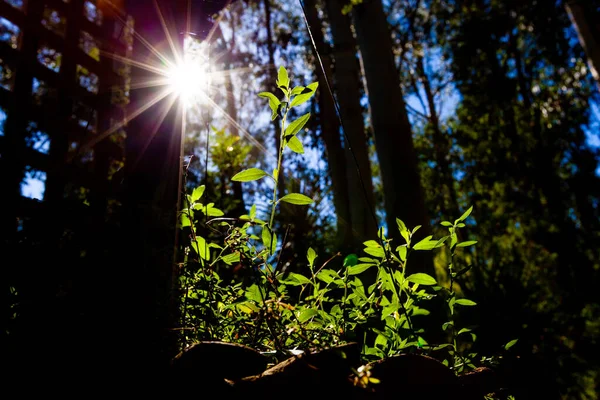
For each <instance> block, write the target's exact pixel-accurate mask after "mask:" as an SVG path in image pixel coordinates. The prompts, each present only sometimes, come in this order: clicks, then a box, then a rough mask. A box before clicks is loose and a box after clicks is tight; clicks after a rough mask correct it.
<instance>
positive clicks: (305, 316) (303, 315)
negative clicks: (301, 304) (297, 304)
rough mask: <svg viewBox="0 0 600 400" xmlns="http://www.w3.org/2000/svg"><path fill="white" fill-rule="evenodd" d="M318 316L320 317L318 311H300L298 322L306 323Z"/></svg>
mask: <svg viewBox="0 0 600 400" xmlns="http://www.w3.org/2000/svg"><path fill="white" fill-rule="evenodd" d="M316 315H319V312H318V311H317V310H314V309H312V308H307V309H304V310H302V311H300V313H299V314H298V321H300V323H304V322H306V321H308V320H309V319H311V318H312V317H314V316H316Z"/></svg>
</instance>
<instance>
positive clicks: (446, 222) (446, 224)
mask: <svg viewBox="0 0 600 400" xmlns="http://www.w3.org/2000/svg"><path fill="white" fill-rule="evenodd" d="M440 225H442V226H452V223H451V222H448V221H442V222H441V223H440Z"/></svg>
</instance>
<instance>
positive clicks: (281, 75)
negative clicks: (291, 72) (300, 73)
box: [277, 66, 290, 89]
mask: <svg viewBox="0 0 600 400" xmlns="http://www.w3.org/2000/svg"><path fill="white" fill-rule="evenodd" d="M277 86H278V87H280V88H285V89H288V88H289V86H290V78H289V77H288V73H287V71H286V69H285V68H284V67H283V66H281V67H279V71H278V72H277Z"/></svg>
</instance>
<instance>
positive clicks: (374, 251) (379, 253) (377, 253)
mask: <svg viewBox="0 0 600 400" xmlns="http://www.w3.org/2000/svg"><path fill="white" fill-rule="evenodd" d="M363 251H364V252H365V253H367V254H368V255H370V256H373V257H378V258H385V251H384V250H383V248H382V247H365V248H364V249H363Z"/></svg>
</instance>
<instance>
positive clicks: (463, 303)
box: [456, 299, 477, 306]
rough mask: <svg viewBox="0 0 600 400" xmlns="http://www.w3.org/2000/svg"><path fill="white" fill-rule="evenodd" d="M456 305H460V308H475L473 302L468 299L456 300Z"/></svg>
mask: <svg viewBox="0 0 600 400" xmlns="http://www.w3.org/2000/svg"><path fill="white" fill-rule="evenodd" d="M456 304H458V305H461V306H476V305H477V303H475V302H474V301H473V300H469V299H457V300H456Z"/></svg>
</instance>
